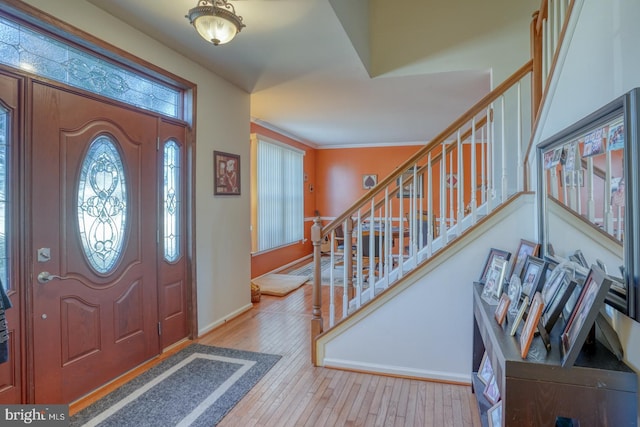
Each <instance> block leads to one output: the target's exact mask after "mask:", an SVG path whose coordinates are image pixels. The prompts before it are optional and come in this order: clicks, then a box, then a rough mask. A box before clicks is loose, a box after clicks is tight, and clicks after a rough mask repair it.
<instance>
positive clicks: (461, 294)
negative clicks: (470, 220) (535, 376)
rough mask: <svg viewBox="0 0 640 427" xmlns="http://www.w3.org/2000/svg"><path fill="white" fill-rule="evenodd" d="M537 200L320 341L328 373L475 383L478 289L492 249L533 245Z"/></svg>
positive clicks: (524, 202) (501, 214)
mask: <svg viewBox="0 0 640 427" xmlns="http://www.w3.org/2000/svg"><path fill="white" fill-rule="evenodd" d="M534 211H535V196H534V195H533V194H522V195H520V196H518V197H517V198H515V199H514V200H513V201H511V202H510V203H508V204H507V205H506V206H504V207H503V208H501V209H499V210H498V211H496V212H494V213H493V214H492V215H491V216H489V217H487V218H486V219H484V220H483V221H482V222H480V223H479V224H478V225H477V226H476V227H475V228H474V229H472V230H471V231H469V232H468V233H466V234H465V235H464V236H462V237H461V238H459V240H458V241H457V242H454V243H452V244H450V246H448V247H447V248H446V249H444V250H443V251H441V252H440V253H438V254H437V255H435V256H434V257H433V258H432V259H431V260H430V261H429V262H427V263H426V264H425V265H423V266H421V267H418V268H417V269H416V270H414V271H412V272H411V273H410V274H409V275H407V276H406V277H405V278H404V279H403V280H402V281H401V282H399V283H397V284H395V285H393V286H392V287H391V288H390V289H388V290H387V291H386V292H385V293H384V294H382V295H380V296H379V297H378V298H376V299H375V300H373V301H372V302H370V303H368V304H367V305H365V306H363V307H362V308H361V309H360V310H359V311H358V312H357V313H355V314H354V315H353V316H351V317H349V318H348V319H347V320H345V321H344V322H342V323H339V324H337V325H336V326H335V327H334V328H332V329H331V330H329V331H327V332H325V333H324V334H323V335H321V336H320V337H319V339H318V342H317V347H316V348H317V355H318V358H317V360H318V364H319V365H321V366H325V367H334V368H342V369H350V370H357V371H364V372H374V373H382V374H392V375H400V376H408V377H415V378H424V379H432V380H439V381H453V382H460V383H470V382H471V345H472V342H471V341H472V340H471V337H472V336H473V307H472V300H473V294H472V283H473V281H474V280H477V279H478V277H479V276H480V273H481V271H482V267H483V266H484V263H485V261H486V258H487V255H488V253H489V249H490V248H492V247H495V248H499V249H505V250H508V251H510V252H515V251H516V249H517V247H518V245H519V242H520V239H522V238H524V239H527V240H534V241H535V240H536V238H535V228H534V225H535V220H534V218H535V216H534V213H535V212H534Z"/></svg>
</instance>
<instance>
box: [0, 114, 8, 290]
mask: <svg viewBox="0 0 640 427" xmlns="http://www.w3.org/2000/svg"><path fill="white" fill-rule="evenodd" d="M8 142H9V112H8V111H7V110H5V109H4V108H2V107H0V280H2V284H3V286H4V287H5V289H8V288H9V282H8V275H9V271H8V270H9V268H8V267H9V240H8V237H9V218H8V217H7V215H8V212H9V209H8V208H9V197H8V195H9V191H8V188H7V182H9V180H8V179H7V176H8V173H9V165H8V160H9V156H8V150H7V148H8Z"/></svg>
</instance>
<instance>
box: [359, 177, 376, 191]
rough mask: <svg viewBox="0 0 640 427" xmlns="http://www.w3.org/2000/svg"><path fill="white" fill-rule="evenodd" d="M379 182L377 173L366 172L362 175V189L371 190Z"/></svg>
mask: <svg viewBox="0 0 640 427" xmlns="http://www.w3.org/2000/svg"><path fill="white" fill-rule="evenodd" d="M377 183H378V175H376V174H364V175H362V189H363V190H370V189H372V188H373V187H375V186H376V184H377Z"/></svg>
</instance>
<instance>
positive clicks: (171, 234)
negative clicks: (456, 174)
mask: <svg viewBox="0 0 640 427" xmlns="http://www.w3.org/2000/svg"><path fill="white" fill-rule="evenodd" d="M163 169H164V190H163V199H164V200H163V210H164V212H163V214H164V236H163V238H164V258H165V259H166V260H167V261H169V262H174V261H177V260H178V258H179V257H180V198H181V196H182V195H181V194H180V147H178V144H176V142H175V141H173V140H169V141H167V142H166V143H165V144H164V162H163Z"/></svg>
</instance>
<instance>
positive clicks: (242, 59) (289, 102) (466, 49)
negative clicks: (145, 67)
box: [87, 0, 539, 148]
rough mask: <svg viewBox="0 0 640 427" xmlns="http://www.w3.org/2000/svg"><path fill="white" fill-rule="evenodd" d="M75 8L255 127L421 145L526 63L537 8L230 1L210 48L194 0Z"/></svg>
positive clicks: (440, 0)
mask: <svg viewBox="0 0 640 427" xmlns="http://www.w3.org/2000/svg"><path fill="white" fill-rule="evenodd" d="M87 1H89V2H90V3H92V4H94V5H96V6H98V7H100V8H102V9H104V10H105V11H107V12H109V13H110V14H112V15H114V16H116V17H118V18H119V19H121V20H123V21H125V22H127V23H129V24H130V25H132V26H134V27H136V28H138V29H139V30H141V31H142V32H144V33H146V34H148V35H149V36H151V37H153V38H155V39H156V40H158V41H160V42H162V43H163V44H165V45H167V46H169V47H171V48H173V49H174V50H177V51H179V52H181V53H182V54H183V55H184V56H186V57H188V58H190V59H192V60H194V61H195V62H197V63H199V64H201V65H202V66H204V67H206V68H208V69H210V70H211V71H213V72H215V73H216V74H218V75H220V76H221V77H223V78H224V79H226V80H228V81H230V82H232V83H233V84H235V85H237V86H238V87H240V88H242V89H244V90H245V91H247V92H248V93H250V94H251V116H252V118H253V119H254V120H255V121H256V122H258V123H260V124H263V125H265V126H267V127H270V128H272V129H275V130H278V131H280V132H282V133H284V134H285V135H288V136H292V137H294V138H296V139H298V140H299V141H302V142H305V143H307V144H309V145H311V146H315V147H319V148H324V147H327V148H328V147H345V146H371V145H383V144H384V145H389V144H391V145H393V144H397V145H400V144H413V143H424V142H427V141H428V140H430V139H431V138H433V137H434V136H435V135H437V134H438V133H439V132H440V131H442V130H443V129H444V128H445V127H446V126H447V125H448V124H449V123H451V122H452V121H453V120H454V119H456V118H457V117H458V116H459V115H461V114H462V113H464V112H465V111H466V110H467V109H469V108H470V107H471V106H472V105H473V104H474V103H475V102H476V101H478V100H479V99H480V98H481V97H482V96H483V95H485V94H486V93H487V92H488V91H489V90H490V88H491V86H492V83H491V80H492V78H493V79H494V80H496V82H497V83H499V82H500V81H502V79H504V78H505V77H506V76H508V75H509V74H511V73H512V72H513V71H515V70H516V69H517V68H519V67H520V66H522V65H523V64H524V63H525V62H526V60H527V59H528V58H529V52H528V46H529V39H528V37H529V22H530V20H531V15H532V12H533V11H534V10H535V9H536V8H537V6H538V5H539V0H517V1H514V0H485V1H482V2H479V1H477V0H393V1H392V0H388V1H386V2H385V1H382V0H236V1H232V3H233V4H234V6H235V8H236V13H237V14H238V15H240V16H242V17H243V19H244V22H245V24H246V28H244V29H243V30H242V31H241V32H240V33H239V34H238V35H237V36H236V38H235V39H234V40H232V41H231V42H230V43H228V44H226V45H221V46H213V45H212V44H210V43H207V42H205V41H204V40H202V39H201V38H200V37H199V36H198V35H197V33H196V31H195V30H194V29H193V27H191V25H190V24H189V22H188V20H187V19H186V18H185V15H186V13H187V11H188V10H189V9H190V8H192V7H194V6H196V0H135V1H132V0H87ZM332 3H333V5H332ZM374 29H375V30H374Z"/></svg>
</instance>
